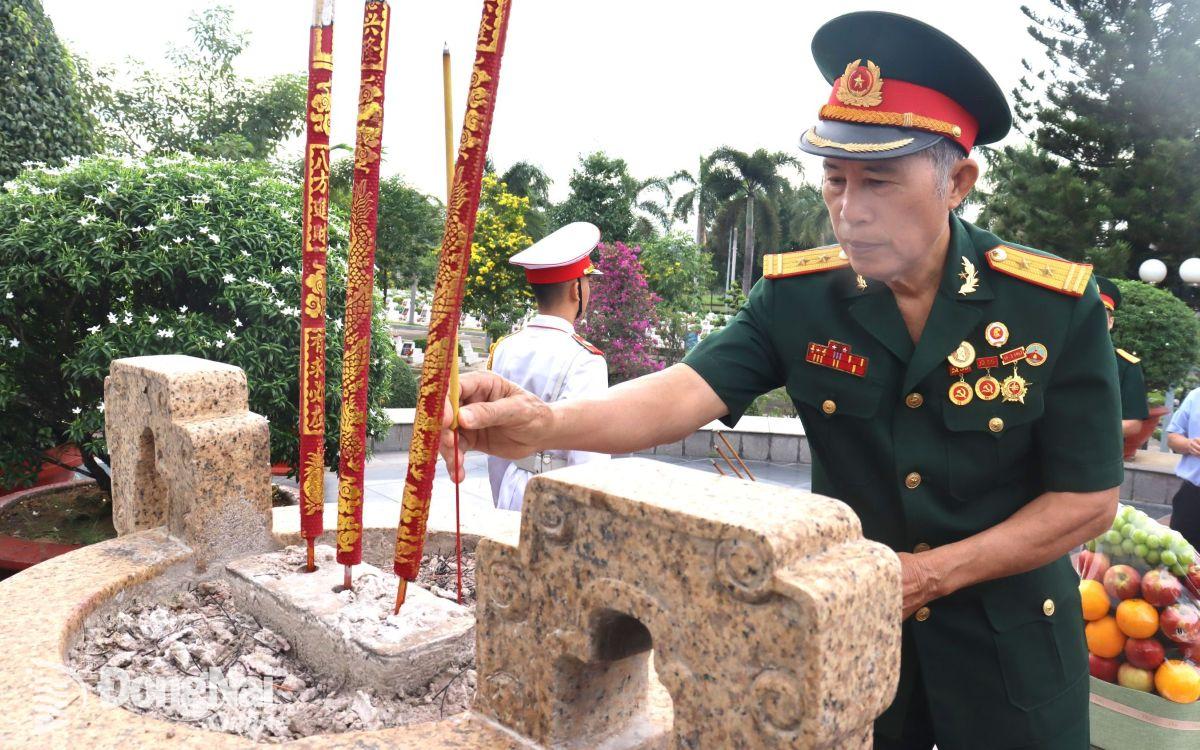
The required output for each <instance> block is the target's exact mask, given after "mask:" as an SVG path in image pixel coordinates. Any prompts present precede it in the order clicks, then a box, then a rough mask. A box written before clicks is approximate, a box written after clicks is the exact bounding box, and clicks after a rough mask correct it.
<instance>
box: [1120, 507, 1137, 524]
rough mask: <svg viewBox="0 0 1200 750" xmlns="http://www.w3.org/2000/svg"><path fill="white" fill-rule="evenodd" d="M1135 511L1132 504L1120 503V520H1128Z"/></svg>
mask: <svg viewBox="0 0 1200 750" xmlns="http://www.w3.org/2000/svg"><path fill="white" fill-rule="evenodd" d="M1135 513H1137V508H1134V507H1133V506H1132V505H1122V506H1121V512H1120V514H1119V515H1120V517H1121V520H1122V521H1129V520H1131V519H1132V518H1133V515H1134V514H1135Z"/></svg>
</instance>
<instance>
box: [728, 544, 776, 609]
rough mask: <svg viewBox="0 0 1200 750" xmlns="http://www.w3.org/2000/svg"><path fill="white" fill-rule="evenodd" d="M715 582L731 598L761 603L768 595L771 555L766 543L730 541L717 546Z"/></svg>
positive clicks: (772, 558) (771, 567)
mask: <svg viewBox="0 0 1200 750" xmlns="http://www.w3.org/2000/svg"><path fill="white" fill-rule="evenodd" d="M716 565H717V580H719V581H720V582H721V583H722V585H724V586H725V587H726V588H728V589H729V591H730V593H731V594H733V596H734V597H736V598H738V599H740V600H742V601H745V602H761V601H762V600H764V599H766V598H767V597H768V596H769V595H770V593H771V576H772V575H773V573H774V570H773V569H774V567H775V566H774V555H772V554H771V550H770V549H769V548H768V547H767V546H766V544H765V543H762V542H755V541H752V540H748V539H741V538H738V537H731V538H728V539H722V540H721V542H720V543H719V544H717V560H716Z"/></svg>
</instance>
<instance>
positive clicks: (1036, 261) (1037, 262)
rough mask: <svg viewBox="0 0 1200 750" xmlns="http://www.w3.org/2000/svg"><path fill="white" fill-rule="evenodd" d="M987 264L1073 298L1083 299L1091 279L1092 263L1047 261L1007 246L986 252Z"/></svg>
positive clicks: (1041, 257)
mask: <svg viewBox="0 0 1200 750" xmlns="http://www.w3.org/2000/svg"><path fill="white" fill-rule="evenodd" d="M987 261H988V265H989V266H991V267H992V269H993V270H995V271H999V272H1000V273H1003V274H1007V275H1009V276H1015V277H1016V278H1018V279H1021V280H1022V281H1028V282H1029V283H1030V284H1037V285H1038V286H1042V287H1045V288H1047V289H1053V290H1054V291H1056V292H1061V293H1062V294H1069V295H1071V296H1072V297H1080V296H1082V295H1083V293H1084V292H1085V291H1087V285H1088V280H1089V279H1091V278H1092V264H1091V263H1072V262H1071V261H1069V260H1063V259H1061V258H1048V257H1046V256H1045V255H1039V254H1037V253H1035V252H1032V251H1030V250H1022V249H1021V248H1019V247H1009V246H1008V245H997V246H996V247H993V248H992V249H991V250H988V251H987Z"/></svg>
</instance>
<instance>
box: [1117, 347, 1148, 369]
mask: <svg viewBox="0 0 1200 750" xmlns="http://www.w3.org/2000/svg"><path fill="white" fill-rule="evenodd" d="M1114 348H1116V347H1114ZM1117 354H1119V355H1121V359H1124V360H1125V361H1127V362H1129V363H1130V364H1134V365H1136V364H1137V363H1138V362H1141V361H1142V359H1141V357H1135V356H1134V355H1132V354H1130V353H1129V352H1127V351H1125V350H1124V349H1119V348H1117Z"/></svg>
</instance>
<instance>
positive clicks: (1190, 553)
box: [1175, 547, 1196, 567]
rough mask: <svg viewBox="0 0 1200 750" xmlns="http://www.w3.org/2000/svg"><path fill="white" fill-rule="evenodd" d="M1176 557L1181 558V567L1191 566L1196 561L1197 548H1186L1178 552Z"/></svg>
mask: <svg viewBox="0 0 1200 750" xmlns="http://www.w3.org/2000/svg"><path fill="white" fill-rule="evenodd" d="M1175 556H1176V557H1178V558H1179V564H1180V565H1182V566H1184V567H1187V566H1188V565H1191V564H1192V561H1194V560H1195V559H1196V548H1195V547H1186V548H1184V549H1183V550H1181V551H1179V552H1177V553H1176V554H1175Z"/></svg>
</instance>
